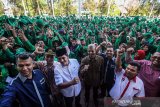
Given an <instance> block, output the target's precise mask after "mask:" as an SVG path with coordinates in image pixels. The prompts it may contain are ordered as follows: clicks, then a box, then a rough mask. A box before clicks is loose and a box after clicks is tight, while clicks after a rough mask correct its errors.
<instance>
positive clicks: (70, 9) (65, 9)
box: [54, 0, 77, 16]
mask: <svg viewBox="0 0 160 107" xmlns="http://www.w3.org/2000/svg"><path fill="white" fill-rule="evenodd" d="M54 11H55V16H59V15H66V16H67V15H70V14H76V13H77V7H76V6H73V5H72V0H60V1H57V2H55V3H54Z"/></svg>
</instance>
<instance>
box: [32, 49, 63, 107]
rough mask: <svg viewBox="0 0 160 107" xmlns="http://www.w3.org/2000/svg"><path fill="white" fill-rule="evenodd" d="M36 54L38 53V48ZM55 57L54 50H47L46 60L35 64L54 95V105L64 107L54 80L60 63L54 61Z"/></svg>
mask: <svg viewBox="0 0 160 107" xmlns="http://www.w3.org/2000/svg"><path fill="white" fill-rule="evenodd" d="M34 53H38V49H37V48H36V50H35V52H34ZM54 56H55V53H54V52H53V51H52V49H50V48H49V49H47V51H46V52H45V60H44V61H39V62H35V67H37V68H39V69H40V70H41V71H42V73H43V74H44V76H45V80H46V82H47V85H48V87H49V88H50V91H51V94H52V105H54V106H56V107H64V101H63V98H62V95H61V94H60V92H59V89H58V87H57V86H56V83H55V78H54V68H55V66H56V65H57V64H59V63H58V62H56V61H54Z"/></svg>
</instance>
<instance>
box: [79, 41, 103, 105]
mask: <svg viewBox="0 0 160 107" xmlns="http://www.w3.org/2000/svg"><path fill="white" fill-rule="evenodd" d="M103 63H104V60H103V58H102V57H101V56H98V55H96V47H95V45H94V44H90V45H88V56H86V57H84V58H83V59H82V61H81V66H80V75H81V77H82V79H83V81H84V87H85V103H86V107H89V99H90V90H91V88H93V100H94V104H95V107H98V101H97V98H98V88H99V86H100V84H101V80H102V75H103V74H102V71H103Z"/></svg>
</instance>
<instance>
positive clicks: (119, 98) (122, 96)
mask: <svg viewBox="0 0 160 107" xmlns="http://www.w3.org/2000/svg"><path fill="white" fill-rule="evenodd" d="M130 82H131V80H129V81H128V83H127V85H126V87H125V89H124V90H123V92H122V94H121V96H120V98H119V100H120V99H121V98H122V97H123V96H124V94H125V92H126V91H127V89H128V87H129V85H130Z"/></svg>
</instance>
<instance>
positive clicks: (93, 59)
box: [88, 55, 97, 61]
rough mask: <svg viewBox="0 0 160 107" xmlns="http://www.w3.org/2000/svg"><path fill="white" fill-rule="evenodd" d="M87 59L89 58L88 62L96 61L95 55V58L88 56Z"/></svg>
mask: <svg viewBox="0 0 160 107" xmlns="http://www.w3.org/2000/svg"><path fill="white" fill-rule="evenodd" d="M88 58H89V61H96V60H97V55H96V56H95V58H92V59H91V58H90V57H89V56H88Z"/></svg>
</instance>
